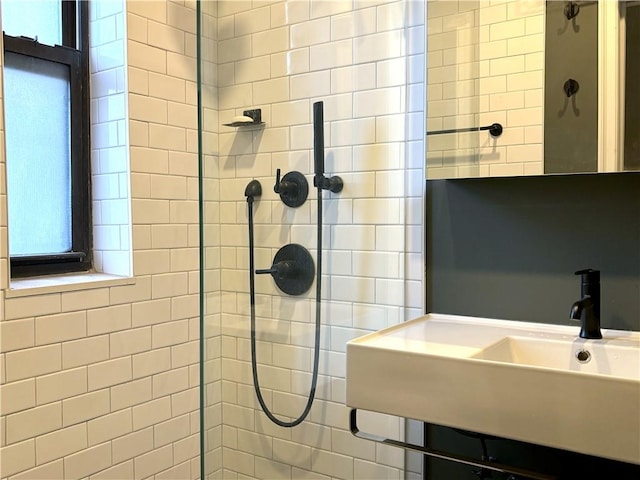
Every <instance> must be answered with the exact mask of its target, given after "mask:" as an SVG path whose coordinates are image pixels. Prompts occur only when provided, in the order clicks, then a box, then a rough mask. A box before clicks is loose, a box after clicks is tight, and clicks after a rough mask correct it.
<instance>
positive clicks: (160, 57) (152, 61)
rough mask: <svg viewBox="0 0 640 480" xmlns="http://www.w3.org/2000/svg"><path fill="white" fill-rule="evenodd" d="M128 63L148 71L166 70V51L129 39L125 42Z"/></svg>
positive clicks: (163, 71) (162, 71)
mask: <svg viewBox="0 0 640 480" xmlns="http://www.w3.org/2000/svg"><path fill="white" fill-rule="evenodd" d="M127 58H128V62H129V65H130V66H132V67H137V68H139V69H141V70H148V71H149V72H157V73H165V72H166V71H167V52H166V51H165V50H162V49H160V48H156V47H152V46H149V45H145V44H142V43H139V42H134V41H131V40H129V41H128V42H127Z"/></svg>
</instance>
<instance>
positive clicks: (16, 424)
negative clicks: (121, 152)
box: [6, 402, 62, 463]
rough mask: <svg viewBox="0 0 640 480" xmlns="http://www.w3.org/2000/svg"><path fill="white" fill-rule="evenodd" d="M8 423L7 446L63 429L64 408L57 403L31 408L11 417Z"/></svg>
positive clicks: (8, 418)
mask: <svg viewBox="0 0 640 480" xmlns="http://www.w3.org/2000/svg"><path fill="white" fill-rule="evenodd" d="M6 422H7V424H6V428H7V431H6V436H7V437H6V438H7V444H11V443H16V442H19V441H22V440H26V439H28V438H32V437H36V436H38V435H42V434H45V433H48V432H51V431H54V430H58V429H59V428H61V427H62V406H61V404H60V402H56V403H50V404H48V405H43V406H41V407H35V408H30V409H28V410H24V411H22V412H18V413H14V414H11V415H9V416H8V417H7V420H6ZM38 463H40V462H38Z"/></svg>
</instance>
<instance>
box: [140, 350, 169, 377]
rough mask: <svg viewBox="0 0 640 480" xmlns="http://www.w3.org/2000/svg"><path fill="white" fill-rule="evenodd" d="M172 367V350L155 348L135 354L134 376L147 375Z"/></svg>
mask: <svg viewBox="0 0 640 480" xmlns="http://www.w3.org/2000/svg"><path fill="white" fill-rule="evenodd" d="M170 368H171V350H170V349H169V348H162V349H154V350H151V351H149V352H144V353H140V354H138V355H134V356H133V378H140V377H147V376H149V375H153V374H156V373H159V372H163V371H166V370H169V369H170Z"/></svg>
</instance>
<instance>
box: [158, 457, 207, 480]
mask: <svg viewBox="0 0 640 480" xmlns="http://www.w3.org/2000/svg"><path fill="white" fill-rule="evenodd" d="M175 463H177V462H176V461H175V460H174V464H175ZM192 463H193V460H192V461H191V462H189V461H187V462H183V463H180V464H177V465H175V466H174V467H171V468H168V469H167V470H164V471H162V472H160V473H157V474H156V475H155V478H156V480H172V479H176V478H193V476H194V475H192V474H191V471H192V470H191V469H192V468H193V467H192V465H191V464H192ZM197 466H198V473H199V468H200V464H199V463H198V465H197Z"/></svg>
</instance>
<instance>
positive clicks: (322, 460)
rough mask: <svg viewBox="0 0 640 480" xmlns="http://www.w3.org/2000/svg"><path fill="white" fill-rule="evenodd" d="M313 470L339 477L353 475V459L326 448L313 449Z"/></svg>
mask: <svg viewBox="0 0 640 480" xmlns="http://www.w3.org/2000/svg"><path fill="white" fill-rule="evenodd" d="M312 458H313V462H312V465H311V469H312V470H313V471H316V472H319V473H322V474H324V475H330V476H331V477H337V478H345V479H346V478H352V477H353V459H352V458H351V457H348V456H346V455H340V454H337V453H333V452H328V451H324V450H318V449H313V450H312Z"/></svg>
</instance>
